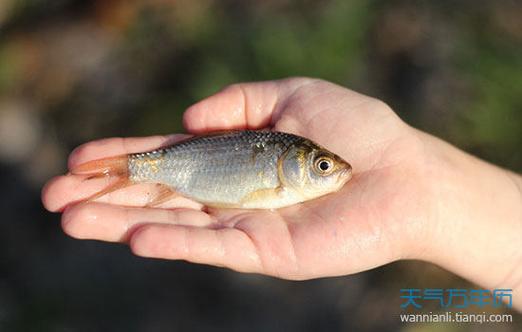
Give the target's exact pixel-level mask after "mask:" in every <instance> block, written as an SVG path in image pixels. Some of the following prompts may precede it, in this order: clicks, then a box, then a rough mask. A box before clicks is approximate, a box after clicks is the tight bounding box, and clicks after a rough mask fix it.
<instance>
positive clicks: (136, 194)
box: [42, 175, 202, 212]
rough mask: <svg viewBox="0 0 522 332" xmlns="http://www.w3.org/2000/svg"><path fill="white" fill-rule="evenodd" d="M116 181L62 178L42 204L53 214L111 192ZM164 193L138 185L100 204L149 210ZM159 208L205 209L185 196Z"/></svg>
mask: <svg viewBox="0 0 522 332" xmlns="http://www.w3.org/2000/svg"><path fill="white" fill-rule="evenodd" d="M115 180H116V179H114V178H110V177H104V178H93V179H88V177H87V176H85V175H62V176H57V177H55V178H53V179H51V180H50V181H49V182H48V183H47V184H46V185H45V187H44V189H43V190H42V202H43V204H44V206H45V208H46V209H47V210H49V211H52V212H58V211H62V210H63V209H65V207H66V206H68V205H70V204H73V203H77V202H79V201H82V200H85V199H87V198H89V197H91V196H92V195H94V194H96V193H97V192H99V191H100V190H103V189H104V188H107V187H108V186H109V185H110V184H111V183H112V182H114V181H115ZM161 191H162V187H161V186H160V185H157V184H135V185H131V186H129V187H126V188H123V189H119V190H116V191H113V192H110V193H108V194H106V195H103V196H101V197H99V198H97V199H96V200H95V201H96V202H101V203H109V204H115V205H125V206H145V205H147V204H149V203H150V202H152V201H153V200H154V198H155V197H157V195H159V194H160V193H161ZM157 207H162V208H192V209H201V208H202V205H201V204H199V203H196V202H194V201H192V200H190V199H188V198H185V197H183V196H174V197H173V198H172V199H170V200H168V201H165V202H163V203H161V204H160V205H158V206H157Z"/></svg>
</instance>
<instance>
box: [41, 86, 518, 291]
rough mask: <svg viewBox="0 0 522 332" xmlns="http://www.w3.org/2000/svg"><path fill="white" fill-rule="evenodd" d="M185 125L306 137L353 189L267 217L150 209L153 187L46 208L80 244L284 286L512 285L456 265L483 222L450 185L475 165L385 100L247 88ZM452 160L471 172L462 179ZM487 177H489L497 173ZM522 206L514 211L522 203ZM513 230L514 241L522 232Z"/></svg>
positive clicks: (94, 153)
mask: <svg viewBox="0 0 522 332" xmlns="http://www.w3.org/2000/svg"><path fill="white" fill-rule="evenodd" d="M184 125H185V127H186V129H187V130H188V131H189V132H190V133H193V134H199V133H205V132H208V131H212V130H224V129H245V128H249V129H258V128H265V127H269V128H272V129H274V130H277V131H284V132H289V133H294V134H297V135H301V136H304V137H307V138H310V139H311V140H313V141H315V142H317V143H319V144H321V145H323V146H325V147H326V148H327V149H328V150H330V151H332V152H334V153H336V154H338V155H339V156H341V157H342V158H343V159H345V160H347V161H348V162H349V163H350V164H351V165H352V167H353V172H354V173H353V178H352V180H351V181H349V182H348V183H347V184H346V185H345V186H344V187H343V188H342V189H341V190H340V191H339V192H337V193H334V194H330V195H327V196H325V197H322V198H319V199H315V200H312V201H309V202H305V203H302V204H297V205H294V206H291V207H287V208H283V209H279V210H276V211H268V210H217V209H205V208H204V207H202V206H201V205H200V204H198V203H195V202H193V201H190V200H188V199H184V198H176V199H174V200H172V201H169V202H168V203H165V204H163V205H162V206H161V208H146V207H144V206H145V205H146V203H147V199H148V197H149V195H150V194H151V193H153V192H154V190H155V187H154V186H153V185H136V186H132V187H129V188H125V189H122V190H119V191H117V192H114V193H112V194H109V195H106V196H104V197H101V198H100V199H98V201H97V202H87V203H79V204H78V203H76V202H78V201H81V200H82V199H84V198H86V197H89V196H90V195H91V194H93V193H94V192H96V191H99V190H100V189H102V188H103V187H105V186H106V185H107V180H106V179H91V180H88V179H86V177H85V176H79V175H66V176H60V177H57V178H55V179H53V180H51V181H50V182H49V183H48V184H47V186H46V187H45V188H44V191H43V201H44V204H45V206H46V207H47V208H48V209H49V210H51V211H62V210H63V217H62V226H63V229H64V231H65V232H66V233H67V234H69V235H71V236H73V237H76V238H83V239H98V240H104V241H121V242H128V243H129V245H130V248H131V250H132V251H133V252H134V253H135V254H137V255H140V256H146V257H157V258H167V259H183V260H187V261H191V262H196V263H205V264H211V265H218V266H225V267H229V268H232V269H234V270H238V271H243V272H256V273H263V274H268V275H273V276H277V277H281V278H288V279H309V278H315V277H323V276H336V275H344V274H350V273H355V272H358V271H362V270H366V269H370V268H372V267H376V266H380V265H383V264H386V263H388V262H391V261H394V260H398V259H425V260H428V261H432V262H434V263H437V264H440V265H442V266H445V267H449V268H450V269H452V270H453V271H455V272H456V273H459V274H461V275H463V276H465V277H468V278H470V279H471V280H474V281H477V282H481V283H482V284H486V285H490V284H492V283H495V282H500V279H501V278H502V276H501V275H502V273H503V272H505V274H507V273H508V272H507V270H509V268H510V267H508V266H506V267H505V269H502V271H498V273H497V274H498V275H497V274H495V275H494V276H491V277H490V278H489V279H487V280H482V279H481V278H480V276H479V277H477V278H474V276H473V274H472V273H471V272H468V271H466V270H464V271H463V270H462V269H461V268H459V267H458V266H456V265H455V262H454V261H455V260H453V261H451V259H450V258H451V256H452V255H456V254H457V253H458V250H465V249H466V248H467V247H466V245H465V243H464V245H463V246H460V247H459V244H458V243H457V242H458V241H457V240H456V239H458V237H459V236H460V235H462V233H461V232H462V231H464V230H465V229H467V228H468V231H469V223H468V222H467V220H469V219H473V216H472V215H471V213H470V212H469V211H467V210H465V211H463V209H462V208H461V207H459V206H455V205H458V204H454V201H455V200H458V199H460V198H462V197H461V196H459V195H462V193H461V192H460V191H461V190H460V191H459V190H457V189H460V188H457V189H455V188H456V187H458V186H454V187H455V188H454V187H451V188H449V187H448V185H447V184H446V180H448V181H449V179H454V180H455V181H457V182H458V183H459V184H462V182H461V180H460V179H458V178H459V177H460V176H463V178H465V176H464V174H466V173H469V172H468V171H467V169H466V167H468V166H469V165H471V164H473V163H475V164H476V163H477V161H476V160H475V159H473V160H472V161H470V160H471V159H472V158H471V157H469V156H467V155H465V154H464V153H462V152H460V151H458V150H456V149H454V148H453V147H451V146H449V145H447V144H445V143H443V142H440V141H439V140H437V139H435V138H433V137H431V136H428V135H426V134H423V133H421V132H419V131H417V130H415V129H414V128H412V127H410V126H408V125H407V124H405V123H404V122H403V121H402V120H401V119H400V118H399V117H397V115H396V114H395V113H394V112H393V111H392V110H391V109H390V108H389V107H388V106H386V105H385V104H384V103H382V102H380V101H378V100H376V99H373V98H369V97H367V96H364V95H361V94H358V93H355V92H353V91H350V90H347V89H345V88H342V87H340V86H337V85H334V84H331V83H328V82H325V81H321V80H312V79H306V78H295V79H287V80H282V81H271V82H261V83H247V84H238V85H232V86H230V87H228V88H226V89H224V90H223V91H221V92H219V93H217V94H216V95H214V96H211V97H209V98H207V99H205V100H203V101H201V102H199V103H197V104H196V105H194V106H192V107H190V108H189V109H188V110H187V111H186V113H185V115H184ZM178 139H180V136H171V137H150V138H125V139H121V138H114V139H106V140H101V141H95V142H91V143H87V144H85V145H82V146H81V147H79V148H78V149H76V150H75V151H74V152H73V153H72V154H71V156H70V160H69V166H70V167H71V166H74V165H77V164H79V163H82V162H85V161H88V160H92V159H99V158H103V157H107V156H111V155H119V154H124V153H134V152H140V151H145V150H150V149H154V148H157V147H159V146H161V145H163V144H165V143H166V142H167V141H168V142H172V141H175V140H178ZM464 155H465V156H464ZM448 160H458V161H462V165H459V166H458V167H453V166H454V165H451V162H449V161H448ZM480 166H481V168H480V169H481V171H480V172H486V169H487V171H488V172H489V171H491V170H490V169H489V168H493V166H489V165H487V167H486V166H484V165H480ZM469 167H471V166H469ZM488 167H489V168H488ZM448 168H449V169H448ZM456 169H457V170H456ZM483 169H484V170H483ZM482 170H483V171H482ZM495 171H498V170H496V169H495ZM477 172H478V171H477ZM495 174H496V173H495ZM488 175H489V173H488ZM495 176H496V175H495ZM497 177H501V176H500V175H499V176H497ZM459 181H460V182H459ZM517 181H518V180H517ZM441 183H442V184H444V185H442V186H441ZM499 190H500V189H499ZM514 195H515V194H513V195H512V196H509V200H508V201H509V203H511V202H512V201H513V200H516V198H515V197H516V196H514ZM472 198H473V197H468V196H466V199H468V200H471V199H472ZM472 203H473V204H476V202H470V204H472ZM502 204H504V205H505V203H502ZM502 204H501V205H502ZM459 208H460V209H459ZM469 209H470V210H472V208H469ZM454 215H458V216H459V217H462V219H463V220H462V221H459V222H460V223H458V224H457V225H455V224H451V222H452V221H453V220H454V218H452V216H454ZM464 219H465V220H464ZM510 220H511V219H510ZM475 222H477V220H475ZM476 226H477V227H478V228H479V229H480V232H483V231H487V230H488V229H489V228H487V225H486V224H485V222H478V223H477V225H476ZM508 226H509V227H508ZM508 226H506V229H511V233H510V234H511V235H510V236H511V238H512V237H513V234H514V233H513V232H512V231H513V228H512V227H516V226H513V225H511V224H510V225H508ZM481 227H482V228H481ZM484 227H485V228H484ZM510 227H511V228H510ZM518 229H520V228H515V230H518ZM502 230H503V228H502ZM447 231H450V233H449V234H446V232H447ZM451 231H453V233H451ZM508 233H509V232H508ZM515 234H516V232H515ZM514 240H516V238H515V239H514ZM464 242H465V241H464ZM463 248H464V249H463ZM441 251H442V252H441ZM446 251H447V252H446ZM467 254H469V253H468V252H463V255H467ZM513 255H515V252H513ZM464 257H466V256H464ZM489 259H490V258H489V257H488V260H489ZM448 260H449V262H448ZM504 270H505V271H504ZM488 280H489V281H488ZM494 280H496V281H494Z"/></svg>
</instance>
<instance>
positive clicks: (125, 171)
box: [71, 155, 129, 177]
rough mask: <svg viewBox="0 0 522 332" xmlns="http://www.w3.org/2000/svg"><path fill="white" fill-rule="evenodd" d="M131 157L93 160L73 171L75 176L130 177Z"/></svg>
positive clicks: (76, 167)
mask: <svg viewBox="0 0 522 332" xmlns="http://www.w3.org/2000/svg"><path fill="white" fill-rule="evenodd" d="M128 164H129V157H128V156H127V155H123V156H117V157H109V158H103V159H97V160H91V161H88V162H85V163H83V164H80V165H78V166H75V167H73V168H72V169H71V173H72V174H74V175H90V176H92V177H103V176H121V177H128V175H129V168H128Z"/></svg>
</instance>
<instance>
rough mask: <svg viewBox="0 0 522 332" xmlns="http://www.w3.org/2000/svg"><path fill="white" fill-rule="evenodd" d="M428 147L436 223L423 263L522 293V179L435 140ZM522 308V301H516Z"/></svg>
mask: <svg viewBox="0 0 522 332" xmlns="http://www.w3.org/2000/svg"><path fill="white" fill-rule="evenodd" d="M420 135H421V136H422V140H423V141H424V142H425V146H426V152H427V156H426V160H427V162H426V169H427V176H430V177H431V180H432V181H433V182H432V186H431V189H432V194H433V197H434V200H433V204H434V211H435V214H436V216H435V218H434V219H433V220H432V221H431V222H432V225H430V226H432V227H430V230H431V234H429V235H428V237H427V239H428V240H429V243H427V244H426V250H425V251H424V253H423V254H422V256H423V257H418V258H420V259H424V260H427V261H430V262H433V263H435V264H437V265H440V266H441V267H443V268H446V269H447V270H449V271H452V272H454V273H456V274H458V275H460V276H462V277H464V278H466V279H468V280H470V281H472V282H474V283H477V284H478V285H480V286H482V287H485V288H489V289H491V288H512V289H513V291H514V292H515V289H517V288H521V287H522V285H521V284H522V245H521V243H522V190H521V188H522V179H521V177H520V176H519V175H517V174H514V173H512V172H509V171H507V170H504V169H502V168H499V167H496V166H493V165H491V164H489V163H487V162H484V161H482V160H480V159H478V158H475V157H473V156H471V155H469V154H467V153H465V152H463V151H461V150H458V149H457V148H455V147H453V146H451V145H450V144H448V143H446V142H443V141H441V140H439V139H437V138H435V137H432V136H430V135H427V134H423V133H420ZM513 301H514V305H515V306H518V307H519V308H520V307H521V306H522V297H518V298H516V297H514V298H513Z"/></svg>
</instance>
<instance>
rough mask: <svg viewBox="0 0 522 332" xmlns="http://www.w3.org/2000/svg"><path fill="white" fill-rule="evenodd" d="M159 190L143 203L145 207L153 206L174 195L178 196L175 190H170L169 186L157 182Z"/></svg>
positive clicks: (168, 199)
mask: <svg viewBox="0 0 522 332" xmlns="http://www.w3.org/2000/svg"><path fill="white" fill-rule="evenodd" d="M159 186H160V190H159V191H158V192H157V193H156V195H155V196H153V197H152V199H151V200H150V201H149V202H148V203H147V205H145V206H146V207H155V206H158V205H160V204H162V203H165V202H167V201H170V200H171V199H173V198H174V197H177V196H179V194H178V193H177V192H175V191H174V190H172V189H171V188H170V187H168V186H166V185H162V184H159Z"/></svg>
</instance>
